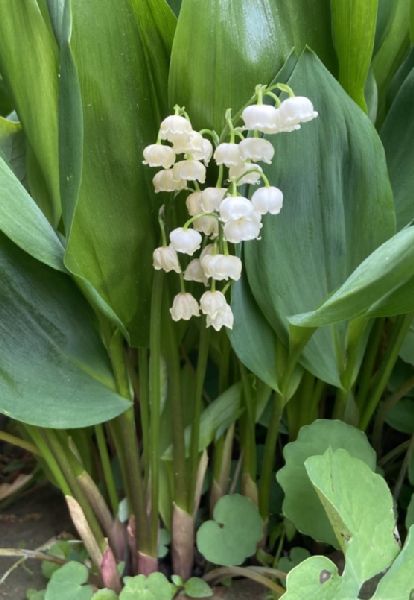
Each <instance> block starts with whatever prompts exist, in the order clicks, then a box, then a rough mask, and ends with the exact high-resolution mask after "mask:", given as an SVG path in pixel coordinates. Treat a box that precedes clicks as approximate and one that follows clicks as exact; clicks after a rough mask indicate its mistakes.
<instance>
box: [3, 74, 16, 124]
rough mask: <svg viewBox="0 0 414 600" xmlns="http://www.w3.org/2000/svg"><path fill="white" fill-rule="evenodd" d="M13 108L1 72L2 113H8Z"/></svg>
mask: <svg viewBox="0 0 414 600" xmlns="http://www.w3.org/2000/svg"><path fill="white" fill-rule="evenodd" d="M12 110H13V102H12V100H11V98H10V94H9V92H8V90H7V87H6V85H5V83H4V79H3V78H2V76H1V74H0V115H4V116H6V115H8V114H9V113H10V112H11V111H12Z"/></svg>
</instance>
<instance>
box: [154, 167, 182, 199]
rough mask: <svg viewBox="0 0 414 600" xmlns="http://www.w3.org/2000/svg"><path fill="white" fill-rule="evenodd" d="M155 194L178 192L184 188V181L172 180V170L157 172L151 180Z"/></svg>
mask: <svg viewBox="0 0 414 600" xmlns="http://www.w3.org/2000/svg"><path fill="white" fill-rule="evenodd" d="M152 183H153V184H154V188H155V193H156V194H158V192H178V191H179V190H182V189H184V188H185V181H180V180H177V179H175V178H174V172H173V170H172V169H166V170H164V171H158V173H156V174H155V175H154V177H153V178H152Z"/></svg>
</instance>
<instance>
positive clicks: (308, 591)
mask: <svg viewBox="0 0 414 600" xmlns="http://www.w3.org/2000/svg"><path fill="white" fill-rule="evenodd" d="M340 586H341V578H340V576H339V573H338V567H337V566H336V565H335V564H334V563H333V562H332V561H331V560H329V558H326V556H311V557H310V558H308V559H307V560H305V561H304V562H303V563H301V564H300V565H298V566H297V567H295V568H294V569H292V570H291V571H290V572H289V574H288V576H287V579H286V592H285V593H284V594H283V596H281V600H304V599H305V598H309V599H311V598H312V599H313V598H315V600H316V598H317V599H318V600H333V599H334V598H335V594H336V593H337V592H338V590H339V589H340ZM343 600H347V599H346V598H343ZM355 600H356V599H355Z"/></svg>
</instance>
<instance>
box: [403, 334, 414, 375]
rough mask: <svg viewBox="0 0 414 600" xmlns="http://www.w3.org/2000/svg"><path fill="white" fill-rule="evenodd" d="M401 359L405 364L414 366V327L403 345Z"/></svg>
mask: <svg viewBox="0 0 414 600" xmlns="http://www.w3.org/2000/svg"><path fill="white" fill-rule="evenodd" d="M400 357H401V358H402V359H403V361H404V362H406V363H409V364H410V365H413V366H414V325H411V327H410V329H409V330H408V331H407V335H406V336H405V339H404V341H403V343H402V346H401V350H400Z"/></svg>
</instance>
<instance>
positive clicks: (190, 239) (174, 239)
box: [170, 227, 202, 256]
mask: <svg viewBox="0 0 414 600" xmlns="http://www.w3.org/2000/svg"><path fill="white" fill-rule="evenodd" d="M201 241H202V238H201V235H200V234H199V233H198V231H195V230H194V229H185V228H184V227H177V228H176V229H173V230H172V231H171V233H170V242H171V246H172V247H173V248H174V249H175V250H176V251H177V252H182V253H183V254H188V255H189V256H192V255H193V254H194V252H195V251H196V250H198V249H199V248H200V246H201Z"/></svg>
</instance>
